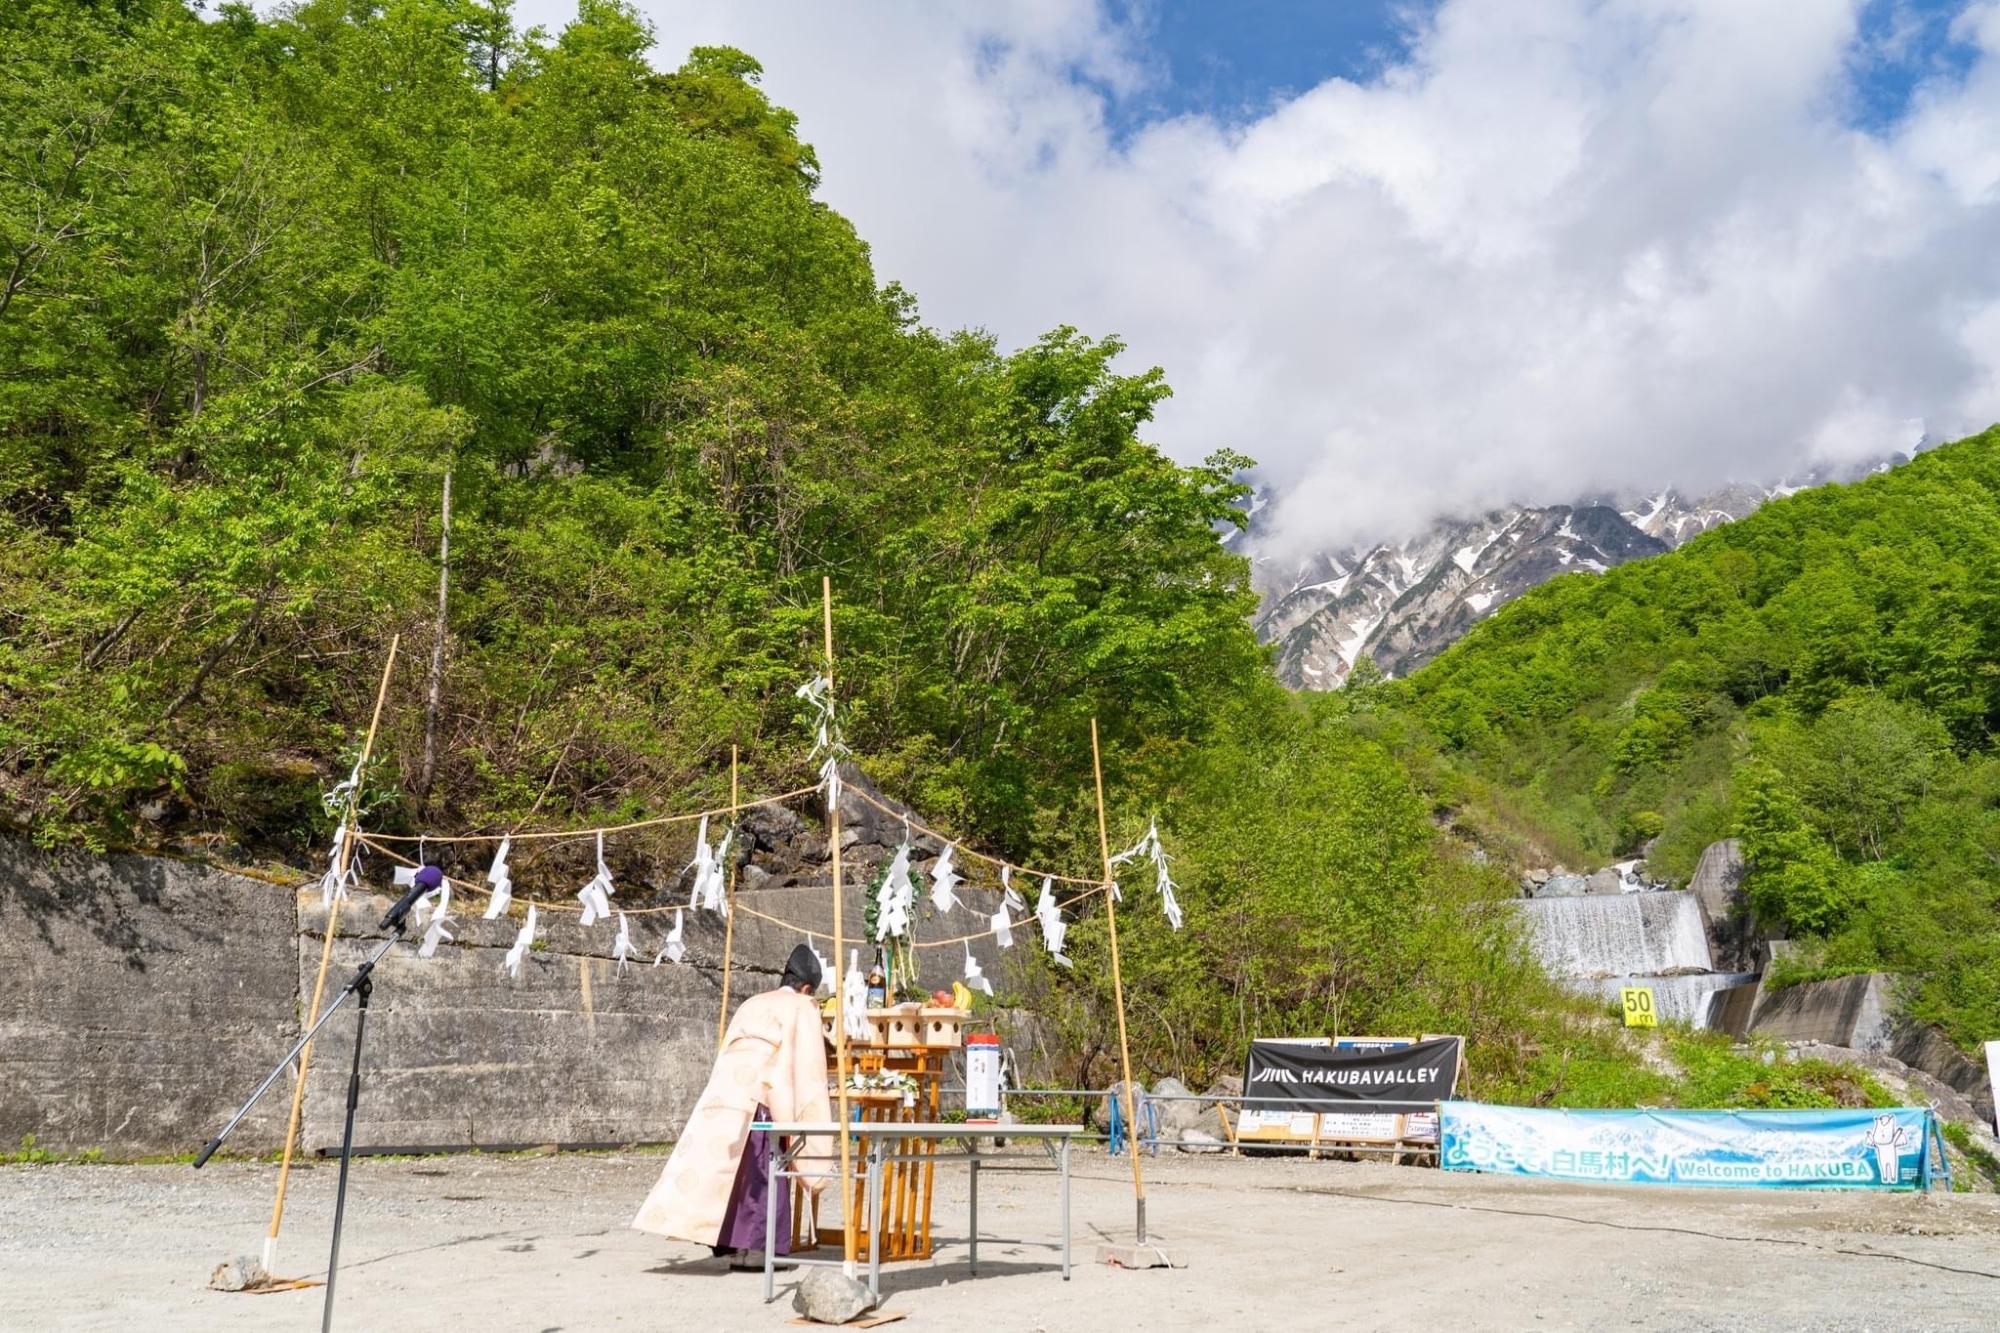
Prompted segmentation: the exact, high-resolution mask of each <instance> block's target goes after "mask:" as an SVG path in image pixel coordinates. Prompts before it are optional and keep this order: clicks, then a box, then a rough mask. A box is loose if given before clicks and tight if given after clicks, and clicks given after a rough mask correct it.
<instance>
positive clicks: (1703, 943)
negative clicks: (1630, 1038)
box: [1520, 891, 1755, 1027]
mask: <svg viewBox="0 0 2000 1333" xmlns="http://www.w3.org/2000/svg"><path fill="white" fill-rule="evenodd" d="M1520 910H1521V912H1522V913H1523V915H1524V917H1525V920H1526V922H1527V926H1528V936H1529V940H1530V941H1531V943H1532V944H1533V946H1534V950H1535V954H1536V956H1537V957H1539V958H1540V959H1541V960H1542V965H1543V966H1544V967H1546V968H1548V970H1549V972H1550V974H1551V975H1553V976H1555V977H1557V978H1559V979H1561V980H1562V981H1563V982H1564V983H1565V984H1566V985H1567V986H1569V988H1570V989H1572V990H1575V991H1578V992H1580V993H1582V994H1585V995H1602V996H1604V997H1605V998H1606V999H1609V1000H1616V999H1617V998H1618V992H1619V990H1620V989H1621V988H1623V987H1625V986H1650V987H1652V989H1653V1002H1654V1005H1655V1007H1656V1009H1657V1011H1658V1012H1659V1014H1660V1016H1661V1017H1662V1018H1670V1019H1679V1020H1680V1021H1682V1022H1686V1023H1691V1024H1693V1025H1694V1026H1696V1027H1701V1026H1704V1025H1705V1024H1706V1021H1707V1016H1708V996H1709V994H1710V993H1711V992H1713V991H1716V990H1721V989H1723V988H1725V987H1729V986H1734V985H1738V984H1740V983H1741V982H1743V981H1745V980H1755V977H1754V976H1747V977H1746V976H1743V975H1739V974H1736V973H1729V972H1717V971H1716V970H1715V960H1714V958H1713V956H1712V955H1711V953H1710V952H1709V945H1708V929H1707V927H1706V925H1705V923H1704V922H1703V920H1702V914H1701V902H1700V900H1699V899H1698V898H1696V897H1695V895H1694V894H1692V893H1683V892H1674V891H1665V892H1640V893H1630V892H1627V893H1612V894H1596V895H1591V896H1588V897H1574V898H1569V897H1564V898H1530V899H1526V900H1524V901H1522V902H1521V903H1520Z"/></svg>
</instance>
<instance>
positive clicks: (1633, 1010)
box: [1618, 986, 1660, 1028]
mask: <svg viewBox="0 0 2000 1333" xmlns="http://www.w3.org/2000/svg"><path fill="white" fill-rule="evenodd" d="M1618 997H1619V998H1620V999H1622V1000H1623V1001H1624V1002H1625V1026H1626V1027H1628V1028H1656V1027H1658V1026H1659V1025H1660V1015H1659V1013H1658V1011H1657V1010H1655V1009H1654V1008H1653V988H1652V987H1651V986H1627V987H1625V988H1624V989H1622V990H1620V991H1619V992H1618Z"/></svg>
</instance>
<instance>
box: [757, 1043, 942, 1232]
mask: <svg viewBox="0 0 2000 1333" xmlns="http://www.w3.org/2000/svg"><path fill="white" fill-rule="evenodd" d="M967 1016H968V1015H966V1014H965V1013H964V1012H962V1011H960V1010H955V1009H919V1010H915V1011H911V1010H908V1009H871V1010H869V1011H868V1018H869V1022H870V1025H871V1028H872V1038H871V1039H870V1040H868V1041H857V1040H854V1039H852V1038H850V1039H849V1040H848V1043H847V1052H848V1058H849V1060H850V1062H851V1067H852V1069H853V1071H854V1076H855V1077H856V1079H867V1078H873V1077H877V1076H880V1075H883V1074H901V1075H906V1076H907V1077H908V1078H909V1079H910V1080H911V1081H912V1082H913V1083H914V1085H915V1086H914V1088H913V1089H911V1090H909V1091H907V1092H891V1091H873V1090H866V1091H864V1090H858V1089H852V1088H850V1090H849V1091H848V1094H847V1100H848V1102H849V1104H850V1105H851V1106H853V1107H854V1108H855V1109H856V1111H857V1115H856V1119H858V1120H860V1121H862V1122H863V1123H866V1124H912V1125H915V1124H933V1125H934V1124H936V1123H938V1122H939V1121H940V1120H941V1119H942V1118H943V1115H942V1113H943V1109H944V1108H943V1106H942V1104H941V1098H942V1090H943V1085H944V1074H945V1066H946V1064H947V1062H948V1059H949V1057H950V1055H951V1053H952V1052H953V1051H956V1050H958V1049H959V1046H960V1042H961V1040H962V1038H961V1028H962V1026H963V1024H964V1022H965V1019H966V1018H967ZM830 1021H831V1020H829V1022H830ZM829 1039H830V1037H829ZM936 1151H937V1140H936V1139H935V1138H927V1137H911V1138H908V1139H899V1140H896V1141H894V1143H893V1144H890V1145H888V1146H887V1152H886V1154H885V1155H886V1156H887V1157H888V1158H889V1159H890V1160H888V1161H886V1162H884V1163H883V1165H882V1166H881V1168H880V1169H881V1171H882V1193H881V1195H880V1198H881V1207H882V1256H881V1257H882V1258H883V1259H884V1260H887V1261H897V1260H907V1259H928V1258H930V1257H931V1191H932V1186H933V1181H934V1179H935V1176H936V1163H935V1162H934V1161H933V1160H932V1158H933V1157H934V1156H935V1154H936ZM868 1169H869V1168H868V1164H867V1162H866V1161H864V1160H861V1159H857V1160H856V1162H855V1169H854V1180H853V1183H852V1187H851V1189H850V1191H849V1194H848V1198H847V1200H846V1202H845V1206H844V1207H843V1208H842V1210H841V1217H842V1218H843V1219H845V1221H844V1222H843V1225H848V1226H854V1227H855V1230H856V1233H857V1234H856V1235H855V1257H856V1258H858V1259H863V1260H866V1259H869V1258H871V1257H872V1255H871V1252H870V1251H871V1248H872V1247H871V1238H870V1236H869V1235H868V1229H867V1226H866V1225H865V1223H861V1224H857V1220H858V1219H863V1218H866V1217H867V1216H868V1203H867V1200H868V1188H869V1183H870V1182H869V1180H868ZM815 1214H816V1207H815V1201H814V1200H813V1198H812V1196H811V1194H810V1193H809V1191H807V1190H806V1188H805V1186H804V1184H803V1183H801V1182H799V1181H793V1182H792V1237H791V1239H792V1252H793V1253H794V1254H797V1253H800V1252H802V1251H810V1250H813V1249H816V1248H818V1246H820V1245H821V1244H828V1245H835V1246H838V1245H841V1244H842V1243H843V1240H844V1237H843V1236H842V1234H841V1232H840V1231H838V1230H829V1231H827V1232H824V1233H822V1232H821V1231H820V1230H819V1227H818V1223H817V1218H816V1216H815Z"/></svg>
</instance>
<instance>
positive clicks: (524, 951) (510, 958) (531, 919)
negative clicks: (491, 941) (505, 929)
mask: <svg viewBox="0 0 2000 1333" xmlns="http://www.w3.org/2000/svg"><path fill="white" fill-rule="evenodd" d="M534 942H535V905H534V904H533V903H529V904H528V920H527V923H526V924H525V925H523V926H522V927H521V933H520V934H518V935H516V936H515V937H514V947H513V948H511V949H509V950H508V951H507V956H506V957H505V958H503V959H501V960H500V967H501V969H502V970H503V971H505V972H506V973H507V975H508V976H510V977H512V978H513V979H514V980H516V981H519V980H520V979H521V960H522V959H524V958H526V957H527V956H528V949H529V948H530V947H531V946H532V945H533V944H534Z"/></svg>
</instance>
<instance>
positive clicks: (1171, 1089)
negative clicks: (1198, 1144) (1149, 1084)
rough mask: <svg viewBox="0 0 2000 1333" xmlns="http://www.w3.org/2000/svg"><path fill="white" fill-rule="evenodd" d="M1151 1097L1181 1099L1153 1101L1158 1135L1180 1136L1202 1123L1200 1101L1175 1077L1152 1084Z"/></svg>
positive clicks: (1166, 1137) (1171, 1137) (1161, 1136)
mask: <svg viewBox="0 0 2000 1333" xmlns="http://www.w3.org/2000/svg"><path fill="white" fill-rule="evenodd" d="M1149 1095H1150V1096H1153V1097H1158V1098H1167V1099H1174V1098H1179V1099H1183V1100H1162V1101H1156V1102H1154V1103H1153V1104H1154V1106H1156V1107H1157V1108H1158V1114H1159V1136H1160V1138H1162V1139H1165V1140H1173V1139H1178V1138H1180V1137H1181V1136H1182V1135H1183V1134H1184V1133H1186V1132H1187V1131H1188V1130H1190V1129H1194V1128H1195V1127H1197V1126H1198V1125H1201V1124H1202V1123H1204V1121H1205V1119H1206V1117H1205V1116H1203V1114H1202V1110H1201V1103H1200V1102H1198V1101H1195V1100H1194V1094H1192V1093H1190V1092H1189V1091H1188V1087H1187V1084H1185V1083H1183V1082H1181V1081H1180V1080H1179V1079H1177V1078H1163V1079H1161V1080H1160V1081H1159V1082H1157V1083H1155V1084H1154V1085H1153V1090H1152V1092H1151V1093H1150V1094H1149Z"/></svg>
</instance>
